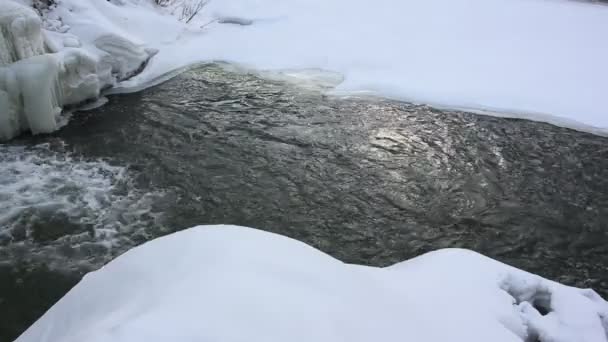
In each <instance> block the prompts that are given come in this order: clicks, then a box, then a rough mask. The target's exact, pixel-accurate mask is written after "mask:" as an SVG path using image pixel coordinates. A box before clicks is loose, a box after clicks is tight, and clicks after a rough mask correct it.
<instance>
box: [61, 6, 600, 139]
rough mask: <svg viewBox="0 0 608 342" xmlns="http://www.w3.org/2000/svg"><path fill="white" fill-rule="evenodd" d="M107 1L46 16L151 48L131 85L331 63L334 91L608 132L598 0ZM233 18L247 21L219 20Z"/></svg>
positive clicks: (82, 32) (79, 31)
mask: <svg viewBox="0 0 608 342" xmlns="http://www.w3.org/2000/svg"><path fill="white" fill-rule="evenodd" d="M115 3H118V2H116V1H114V2H106V1H91V0H86V1H83V0H62V1H61V2H60V5H59V6H58V8H57V9H56V11H55V13H56V15H57V16H60V17H61V18H62V20H63V21H64V22H65V23H67V24H68V25H70V26H71V27H72V29H71V32H72V33H73V34H75V35H77V36H79V37H83V40H84V41H89V40H90V39H89V38H84V37H88V36H90V35H91V34H92V33H93V32H97V31H99V30H110V29H111V30H113V31H115V33H116V34H119V35H122V36H125V37H128V38H129V39H130V40H132V41H136V42H140V43H145V44H147V46H149V47H152V48H157V49H159V50H160V54H159V55H158V56H157V57H156V58H155V59H154V60H153V61H152V63H151V64H150V65H149V67H148V68H147V70H146V71H144V73H143V74H141V75H140V76H138V77H136V78H135V79H133V80H130V81H128V82H125V83H123V84H122V85H121V87H122V88H123V89H127V88H129V87H134V88H141V86H142V84H148V83H149V82H151V81H152V80H154V79H155V78H156V77H158V76H160V75H163V74H165V73H167V72H168V71H170V70H173V69H176V68H179V67H183V66H185V65H188V64H190V63H195V62H199V61H207V60H222V61H229V62H235V63H239V64H242V65H245V66H247V67H251V68H255V69H258V70H274V71H278V70H283V69H290V70H297V69H309V70H311V69H321V70H328V71H334V72H339V73H341V74H342V75H343V76H344V82H343V83H342V84H341V85H340V86H339V87H338V88H337V91H341V92H357V91H369V92H372V93H376V94H379V95H383V96H388V97H393V98H397V99H405V100H413V101H416V102H424V103H430V104H434V105H439V106H448V107H454V108H464V109H469V108H470V109H476V110H484V111H486V112H500V113H503V114H505V113H506V115H513V116H519V117H527V118H535V119H538V120H541V121H549V122H553V123H557V124H561V125H565V126H569V127H577V128H581V129H584V130H589V129H590V128H589V126H592V127H595V128H600V129H604V131H605V132H608V96H606V93H608V65H607V64H606V62H605V61H606V60H608V44H606V43H605V40H606V36H607V35H608V7H607V6H600V5H593V4H588V3H582V2H574V1H565V0H551V1H545V0H428V1H393V0H379V1H373V2H372V1H368V0H333V1H325V0H312V1H311V0H289V1H281V0H259V1H246V0H221V1H219V0H216V1H211V3H210V4H209V5H208V7H207V8H205V9H204V10H203V12H202V15H200V16H199V17H197V18H196V19H195V22H193V23H192V24H191V25H184V24H183V23H180V22H178V21H177V20H176V18H175V17H171V16H170V15H169V13H168V12H167V11H164V12H163V10H161V9H158V8H155V7H154V6H152V4H151V1H135V0H124V1H121V2H120V3H122V4H123V5H120V6H118V5H115ZM222 18H229V19H230V20H223V19H222ZM235 18H236V19H238V20H239V21H241V22H246V23H248V24H251V25H247V26H242V25H232V24H221V22H232V21H234V20H233V19H235ZM213 20H216V21H215V22H214V23H212V24H210V25H207V26H205V28H204V29H199V28H198V27H199V26H201V25H204V24H206V23H209V22H210V21H213ZM585 126H587V127H585Z"/></svg>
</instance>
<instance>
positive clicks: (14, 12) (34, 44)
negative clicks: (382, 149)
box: [0, 0, 45, 66]
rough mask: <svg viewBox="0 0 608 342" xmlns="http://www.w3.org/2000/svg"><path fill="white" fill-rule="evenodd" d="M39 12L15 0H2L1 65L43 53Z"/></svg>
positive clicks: (0, 26)
mask: <svg viewBox="0 0 608 342" xmlns="http://www.w3.org/2000/svg"><path fill="white" fill-rule="evenodd" d="M44 52H45V51H44V41H43V37H42V32H41V20H40V18H39V17H38V14H36V12H35V11H34V10H33V9H31V8H28V7H26V6H23V5H21V4H18V3H16V2H13V1H9V0H3V1H1V2H0V66H4V65H7V64H10V63H13V62H16V61H18V60H21V59H25V58H29V57H32V56H37V55H41V54H43V53H44Z"/></svg>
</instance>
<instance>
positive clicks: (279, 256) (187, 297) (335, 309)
mask: <svg viewBox="0 0 608 342" xmlns="http://www.w3.org/2000/svg"><path fill="white" fill-rule="evenodd" d="M607 314H608V303H606V302H605V301H604V300H603V299H601V298H600V297H599V296H598V295H597V294H595V293H594V292H593V291H591V290H580V289H576V288H570V287H566V286H563V285H559V284H557V283H554V282H551V281H548V280H545V279H542V278H540V277H538V276H535V275H532V274H529V273H526V272H524V271H520V270H517V269H515V268H512V267H509V266H507V265H504V264H501V263H499V262H497V261H494V260H491V259H489V258H486V257H484V256H481V255H479V254H476V253H474V252H470V251H466V250H457V249H451V250H440V251H437V252H432V253H429V254H426V255H423V256H421V257H418V258H415V259H413V260H410V261H406V262H403V263H399V264H397V265H394V266H392V267H388V268H384V269H380V268H372V267H365V266H357V265H349V264H344V263H342V262H340V261H338V260H336V259H333V258H331V257H330V256H328V255H326V254H324V253H322V252H320V251H318V250H315V249H314V248H312V247H310V246H307V245H305V244H303V243H300V242H298V241H295V240H292V239H289V238H287V237H283V236H279V235H275V234H271V233H267V232H263V231H258V230H254V229H249V228H243V227H235V226H208V227H205V226H199V227H195V228H192V229H189V230H186V231H182V232H178V233H175V234H172V235H169V236H165V237H162V238H159V239H156V240H153V241H151V242H148V243H146V244H144V245H142V246H140V247H137V248H134V249H132V250H130V251H129V252H127V253H125V254H123V255H122V256H120V257H118V258H117V259H115V260H114V261H112V262H110V263H109V264H108V265H106V266H105V267H103V268H101V269H100V270H98V271H96V272H92V273H89V274H88V275H86V276H85V277H84V278H83V280H82V281H81V282H80V283H79V284H78V285H77V286H76V287H74V288H73V289H72V290H71V291H70V292H69V293H68V294H67V295H66V296H65V297H64V298H62V299H61V300H60V301H59V302H58V303H57V304H56V305H55V306H53V307H52V308H51V309H50V310H49V311H48V312H47V313H46V314H45V315H44V316H43V317H42V318H40V319H39V320H38V321H37V322H36V323H35V324H34V325H33V326H32V327H30V328H29V329H28V330H27V331H26V332H25V333H24V334H23V335H22V336H20V337H19V338H18V339H17V342H49V341H64V342H76V341H95V342H105V341H113V342H120V341H129V342H137V341H146V342H154V341H159V342H160V341H232V342H237V341H252V340H254V341H255V340H260V341H277V342H278V341H306V342H308V341H317V342H323V341H327V342H335V341H366V342H369V341H442V342H444V341H472V342H474V341H480V342H481V341H483V342H485V341H495V342H502V341H505V342H507V341H513V342H515V341H542V342H548V341H564V342H566V341H568V342H605V341H607V339H608V337H607V334H606V330H607V329H608V320H607V317H608V316H607Z"/></svg>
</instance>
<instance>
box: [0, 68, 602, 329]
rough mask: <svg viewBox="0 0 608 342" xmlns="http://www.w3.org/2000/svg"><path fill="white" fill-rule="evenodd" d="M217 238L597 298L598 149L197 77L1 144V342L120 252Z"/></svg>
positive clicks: (212, 74) (500, 126)
mask: <svg viewBox="0 0 608 342" xmlns="http://www.w3.org/2000/svg"><path fill="white" fill-rule="evenodd" d="M217 223H230V224H239V225H245V226H250V227H256V228H260V229H264V230H269V231H272V232H277V233H280V234H284V235H287V236H290V237H293V238H295V239H298V240H301V241H304V242H306V243H308V244H311V245H312V246H314V247H316V248H319V249H321V250H322V251H324V252H327V253H329V254H330V255H332V256H334V257H336V258H338V259H340V260H343V261H345V262H350V263H360V264H367V265H374V266H386V265H390V264H392V263H395V262H398V261H402V260H405V259H408V258H411V257H413V256H416V255H419V254H421V253H424V252H427V251H430V250H434V249H438V248H446V247H463V248H470V249H473V250H476V251H478V252H481V253H483V254H486V255H488V256H490V257H493V258H496V259H498V260H501V261H504V262H507V263H509V264H512V265H514V266H517V267H520V268H523V269H525V270H528V271H531V272H534V273H537V274H540V275H542V276H545V277H549V278H551V279H554V280H557V281H560V282H563V283H565V284H570V285H575V286H578V287H592V288H594V289H595V290H596V291H598V292H599V293H600V294H602V295H603V296H604V297H606V296H607V295H608V226H607V225H608V138H606V137H601V136H597V135H591V134H587V133H582V132H577V131H574V130H570V129H565V128H560V127H556V126H552V125H549V124H544V123H538V122H532V121H525V120H516V119H504V118H496V117H489V116H483V115H475V114H469V113H463V112H457V111H442V110H437V109H432V108H429V107H427V106H421V105H413V104H409V103H403V102H397V101H391V100H385V99H379V98H364V97H350V98H343V97H337V96H327V95H323V94H322V93H320V92H318V91H315V90H304V89H301V88H296V87H294V86H291V85H289V84H286V83H283V82H279V81H269V80H267V79H262V78H260V77H259V76H257V75H256V74H252V73H247V72H236V71H234V70H229V69H227V68H225V67H224V66H222V65H217V64H210V65H204V66H201V67H198V68H196V69H193V70H191V71H188V72H186V73H183V74H181V75H180V76H178V77H176V78H174V79H172V80H170V81H168V82H165V83H163V84H161V85H158V86H156V87H153V88H150V89H147V90H145V91H142V92H140V93H133V94H123V95H115V96H112V97H111V99H110V102H109V103H108V104H107V105H105V106H103V107H100V108H97V109H94V110H90V111H87V112H81V113H77V115H74V117H73V118H72V119H71V121H70V122H69V124H68V125H67V126H66V127H64V128H63V129H61V130H60V131H58V132H56V133H55V134H51V135H43V136H35V137H32V136H24V137H21V138H19V139H17V140H14V141H12V142H10V143H8V144H4V145H0V317H2V319H1V320H0V340H2V341H5V340H7V341H8V340H12V339H13V338H15V337H16V336H17V335H18V334H19V333H21V332H22V331H23V330H24V329H25V328H27V326H29V325H30V324H31V323H32V322H33V321H34V320H35V319H37V318H38V317H39V316H40V315H41V314H42V313H44V311H45V310H46V309H48V307H50V306H51V305H52V304H53V303H54V302H55V301H57V300H58V299H59V298H60V297H61V296H62V295H63V294H65V292H67V291H68V290H69V288H70V287H71V286H73V285H74V284H75V283H76V282H77V281H78V280H79V279H80V277H82V275H83V274H84V273H85V272H87V271H90V270H93V269H96V268H98V267H100V266H101V265H103V264H104V263H105V262H107V261H109V260H111V259H112V258H113V257H115V256H117V255H119V254H120V253H122V252H124V251H125V250H127V249H128V248H130V247H133V246H135V245H137V244H140V243H143V242H145V241H147V240H149V239H152V238H154V237H157V236H161V235H163V234H167V233H170V232H172V231H176V230H180V229H184V228H187V227H191V226H194V225H198V224H217ZM152 267H153V266H152ZM168 281H170V280H168Z"/></svg>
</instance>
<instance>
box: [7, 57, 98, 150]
mask: <svg viewBox="0 0 608 342" xmlns="http://www.w3.org/2000/svg"><path fill="white" fill-rule="evenodd" d="M96 65H97V64H96V61H95V58H94V57H92V56H90V55H88V54H86V53H85V52H84V51H82V50H77V49H67V50H64V51H61V52H59V53H55V54H44V55H38V56H33V57H30V58H27V59H23V60H20V61H18V62H15V63H13V64H10V65H7V66H5V67H0V140H8V139H11V138H12V137H14V136H16V135H17V134H19V133H21V132H23V131H26V130H29V131H31V132H32V133H34V134H37V133H50V132H53V131H55V130H56V129H57V128H58V119H59V115H60V114H61V107H62V106H63V105H69V104H76V103H79V102H82V101H84V100H86V99H90V98H95V97H97V96H98V95H99V92H100V89H101V86H102V83H101V82H100V80H99V77H98V75H97V68H96Z"/></svg>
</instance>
